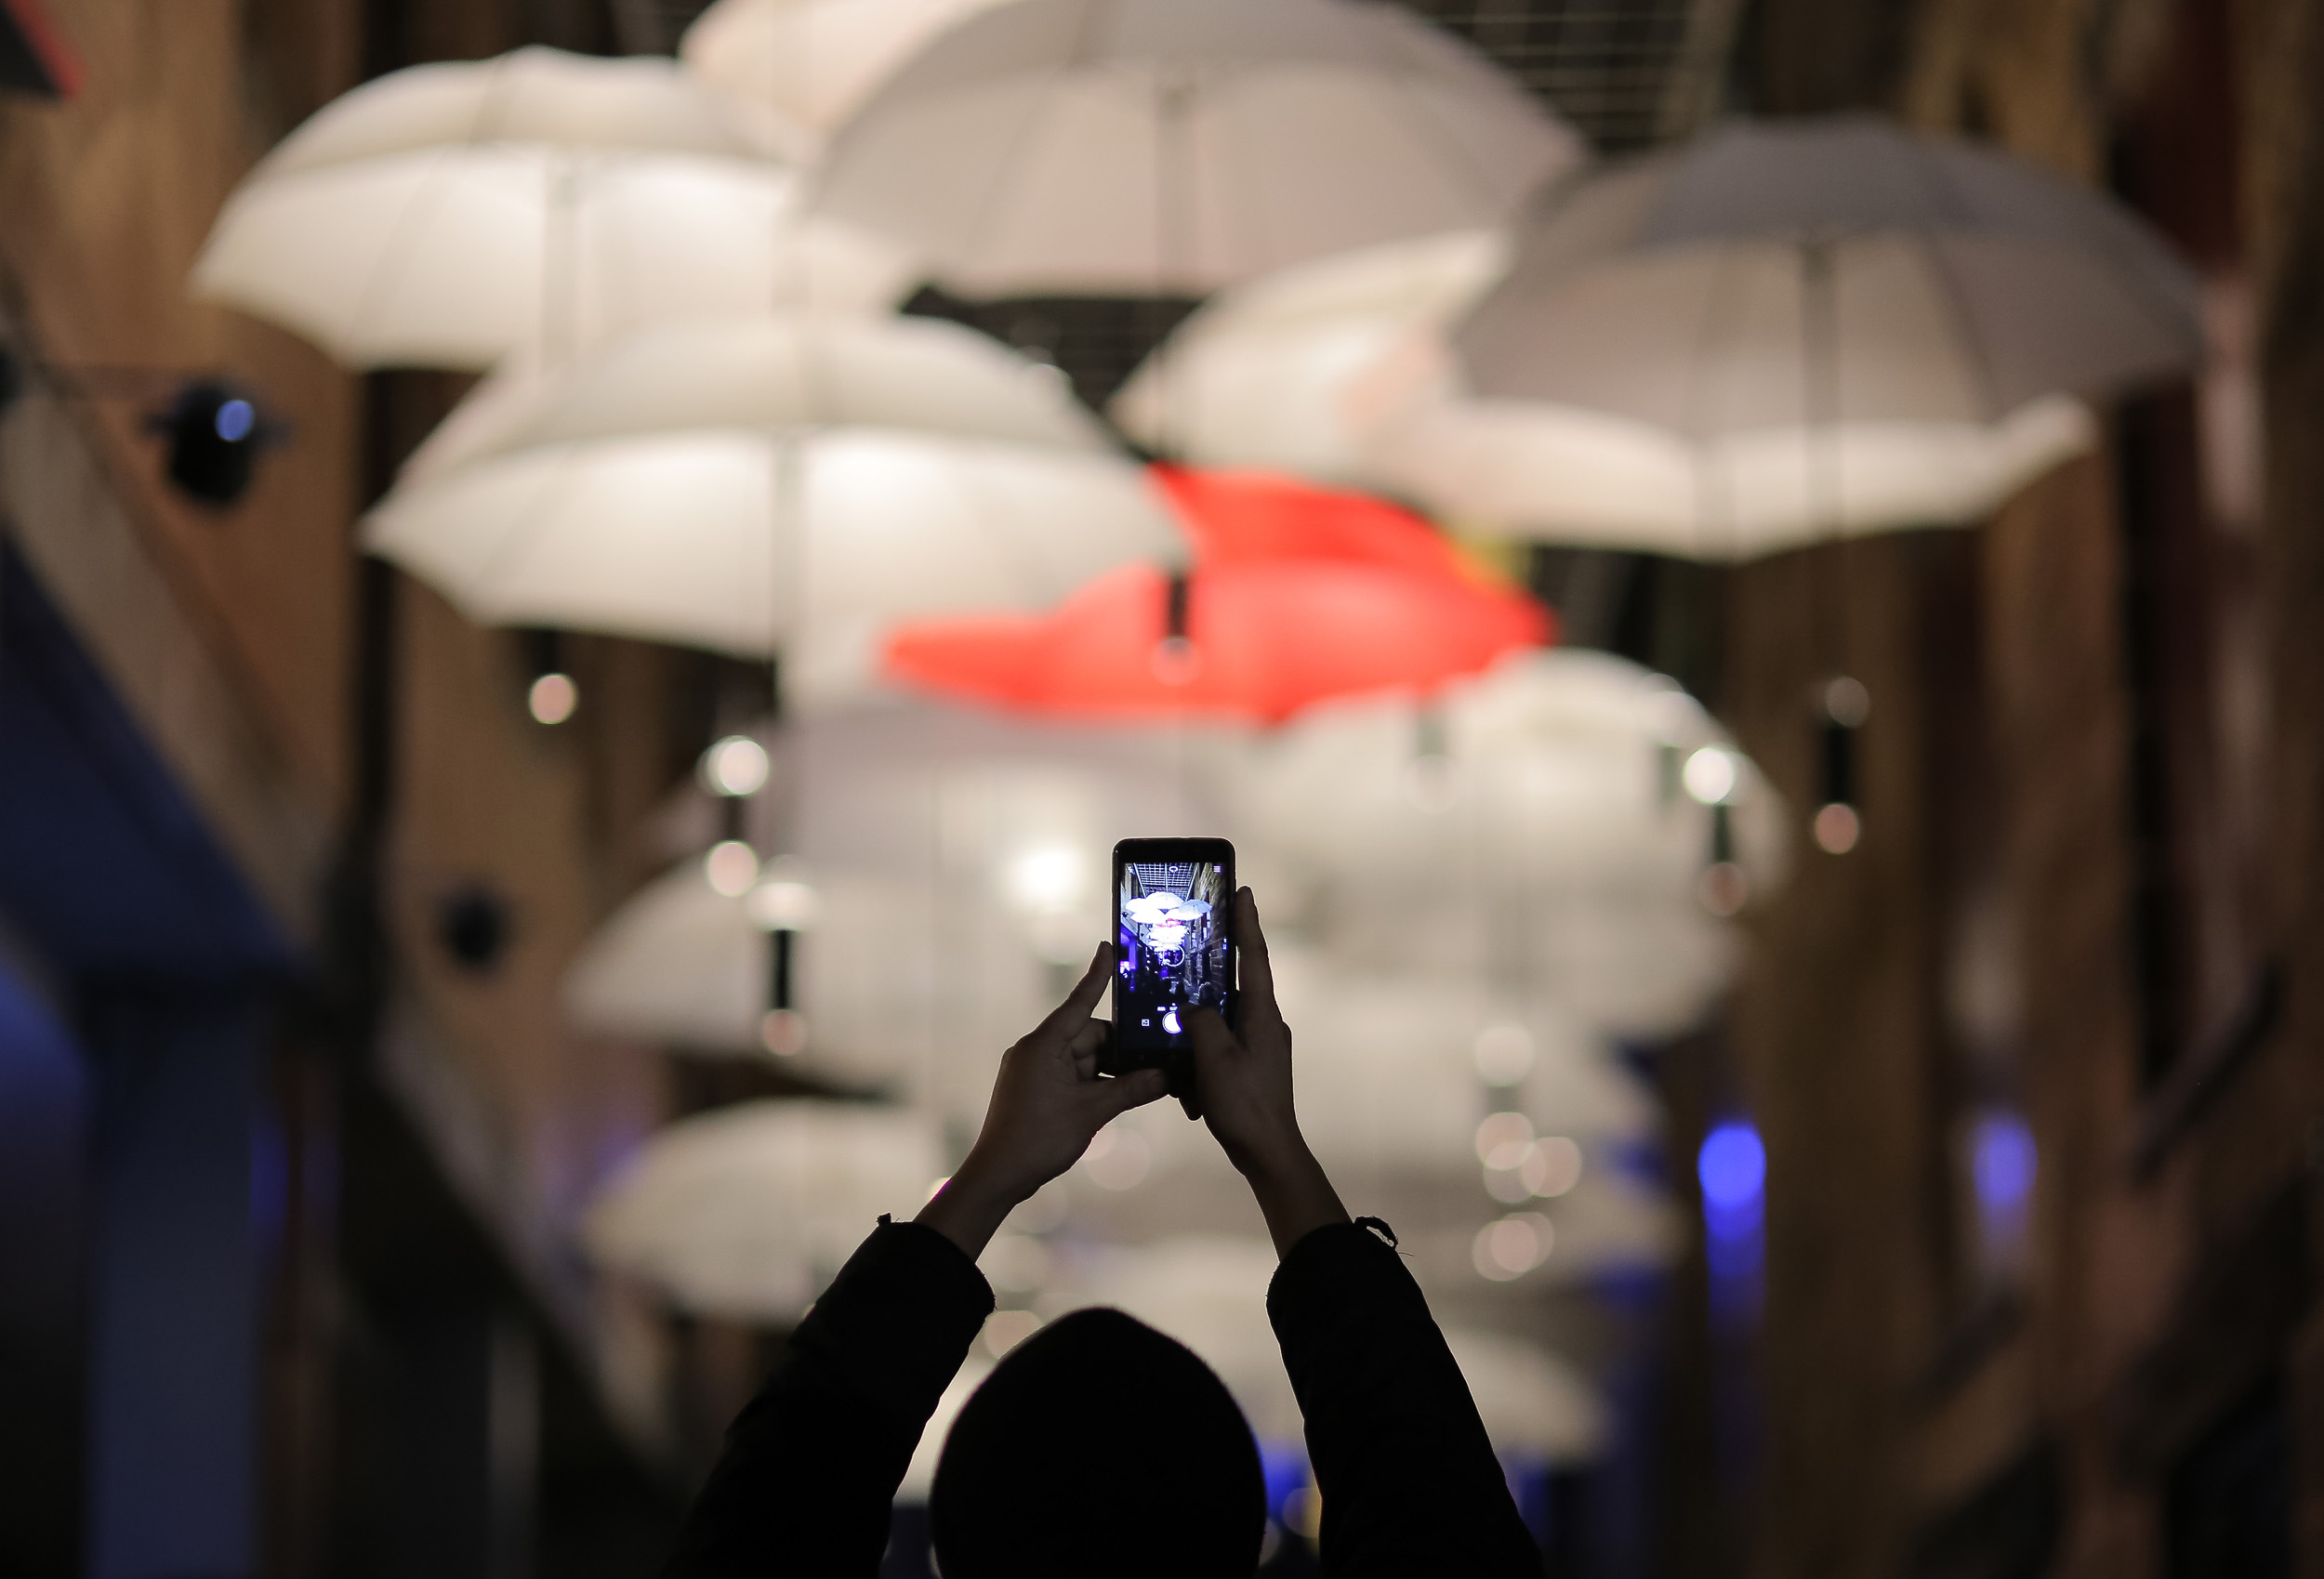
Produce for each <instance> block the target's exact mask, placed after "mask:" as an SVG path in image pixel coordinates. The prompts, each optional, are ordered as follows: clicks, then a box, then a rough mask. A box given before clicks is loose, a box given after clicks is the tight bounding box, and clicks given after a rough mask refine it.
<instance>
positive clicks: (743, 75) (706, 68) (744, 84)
mask: <svg viewBox="0 0 2324 1579" xmlns="http://www.w3.org/2000/svg"><path fill="white" fill-rule="evenodd" d="M1003 3H1005V0H718V4H716V5H714V6H712V7H710V8H709V9H708V10H706V11H705V12H703V13H702V15H701V16H700V17H698V18H696V19H695V20H694V21H693V25H692V26H690V27H688V28H687V29H686V33H685V36H684V37H683V38H681V39H680V40H679V44H678V58H679V59H680V60H681V61H683V62H684V63H685V65H686V67H687V69H688V70H689V71H691V72H693V73H694V74H695V75H696V76H698V77H700V78H701V79H702V80H703V81H705V82H707V83H711V84H714V85H716V86H719V87H720V88H722V89H724V90H725V91H726V92H728V93H731V94H734V95H736V96H737V97H741V98H750V99H761V100H763V101H765V102H766V103H768V104H770V105H772V106H773V108H774V109H775V111H776V112H778V113H780V114H782V115H783V116H785V117H786V118H787V119H789V120H791V121H794V122H797V123H798V124H799V125H801V126H804V127H807V128H809V129H810V130H812V131H813V132H816V133H827V132H829V131H831V130H833V129H834V128H835V127H837V126H838V125H839V124H840V123H842V122H843V121H845V120H846V119H847V118H848V117H849V116H850V115H852V114H853V113H854V112H855V110H856V109H857V107H858V106H859V105H861V104H862V103H863V101H864V99H865V96H867V95H868V94H870V93H871V91H872V90H873V89H875V88H877V87H878V86H879V85H880V84H881V83H882V82H884V81H885V80H886V79H887V77H888V75H889V74H890V73H891V72H893V71H894V70H895V69H896V68H897V67H898V66H901V65H902V64H904V62H905V61H906V60H908V59H911V58H912V56H913V55H914V54H916V53H917V52H918V50H920V49H921V48H922V47H923V46H926V45H927V44H928V42H929V41H930V40H931V39H932V38H934V37H935V36H936V35H938V34H939V33H943V32H944V30H945V29H946V28H948V27H951V26H952V25H953V24H954V23H956V22H957V21H959V20H962V19H963V18H966V17H968V16H971V15H972V14H973V13H975V12H978V11H983V10H989V9H991V8H992V7H994V6H996V5H999V4H1003Z"/></svg>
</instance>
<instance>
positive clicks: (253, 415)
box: [216, 400, 258, 444]
mask: <svg viewBox="0 0 2324 1579" xmlns="http://www.w3.org/2000/svg"><path fill="white" fill-rule="evenodd" d="M257 426H258V414H257V409H256V408H254V407H253V406H252V405H251V403H250V402H249V401H244V400H231V401H224V402H222V403H221V404H220V405H219V406H218V417H217V419H216V427H217V428H218V437H219V438H221V439H223V440H225V441H227V442H228V443H229V444H239V443H241V442H242V441H244V439H247V438H249V437H250V432H251V429H253V428H256V427H257Z"/></svg>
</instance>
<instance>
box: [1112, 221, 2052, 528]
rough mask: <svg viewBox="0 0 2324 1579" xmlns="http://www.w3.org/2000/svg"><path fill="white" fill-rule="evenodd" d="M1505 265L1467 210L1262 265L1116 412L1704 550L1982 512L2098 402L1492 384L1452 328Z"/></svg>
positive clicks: (1499, 243) (1469, 515) (1183, 336)
mask: <svg viewBox="0 0 2324 1579" xmlns="http://www.w3.org/2000/svg"><path fill="white" fill-rule="evenodd" d="M1507 267H1508V243H1507V242H1506V241H1505V239H1503V238H1502V237H1501V236H1499V234H1498V233H1496V232H1492V231H1461V232H1456V233H1454V234H1451V235H1446V236H1436V237H1429V238H1426V239H1424V240H1421V241H1418V242H1402V243H1391V244H1389V245H1385V246H1380V247H1373V248H1367V249H1365V250H1363V251H1361V252H1356V253H1353V254H1349V255H1347V256H1345V257H1334V258H1327V259H1324V260H1322V261H1320V262H1316V263H1311V264H1304V265H1301V266H1299V267H1297V268H1293V269H1287V270H1283V271H1282V272H1281V273H1280V274H1275V275H1270V276H1268V277H1266V278H1264V279H1261V280H1255V281H1253V282H1251V283H1249V284H1248V285H1244V286H1238V287H1236V288H1235V289H1233V290H1230V291H1227V292H1224V293H1222V294H1221V296H1219V297H1218V298H1217V299H1216V300H1215V301H1213V302H1212V303H1211V304H1210V305H1209V306H1208V307H1206V308H1204V309H1202V310H1201V311H1200V312H1198V313H1196V314H1195V316H1194V317H1193V318H1191V319H1189V320H1188V321H1187V322H1185V323H1184V324H1183V325H1182V326H1181V327H1180V329H1179V330H1178V331H1177V332H1176V333H1175V334H1174V335H1173V336H1171V338H1170V339H1169V342H1167V343H1166V344H1165V345H1164V346H1163V348H1162V349H1159V350H1157V351H1156V352H1155V354H1154V355H1153V356H1152V357H1150V358H1149V359H1148V360H1147V362H1146V363H1145V364H1144V365H1143V366H1142V367H1141V368H1140V369H1139V371H1138V374H1137V375H1136V376H1135V377H1133V378H1132V379H1131V381H1130V382H1129V385H1128V386H1126V387H1125V388H1124V389H1123V391H1122V393H1121V394H1119V395H1117V396H1116V398H1115V401H1114V403H1113V406H1112V408H1111V410H1112V414H1113V416H1114V419H1115V421H1116V423H1117V424H1119V425H1120V426H1121V427H1122V428H1123V430H1124V431H1126V432H1128V433H1129V435H1130V436H1131V437H1133V438H1135V439H1137V440H1138V441H1141V442H1142V443H1145V444H1148V445H1150V446H1156V447H1161V446H1166V445H1167V446H1169V447H1171V448H1174V449H1175V450H1176V451H1177V452H1178V453H1180V454H1184V455H1185V456H1187V457H1188V458H1189V459H1191V460H1194V461H1197V462H1202V463H1207V464H1210V465H1219V466H1268V467H1277V468H1280V469H1283V470H1286V471H1291V472H1297V473H1300V474H1301V475H1304V476H1310V477H1317V478H1325V479H1330V480H1337V481H1342V482H1350V483H1354V484H1358V485H1361V486H1366V487H1371V488H1376V489H1380V490H1382V491H1385V492H1389V493H1396V494H1399V495H1403V496H1406V497H1410V498H1415V499H1419V500H1421V501H1423V502H1424V503H1426V504H1427V505H1428V507H1430V508H1432V509H1433V510H1435V511H1436V512H1437V513H1439V514H1440V515H1443V516H1445V517H1447V518H1449V519H1452V520H1459V521H1461V522H1463V523H1465V524H1468V525H1471V526H1473V527H1480V528H1486V529H1491V530H1497V531H1507V532H1513V533H1521V534H1523V535H1525V536H1528V537H1534V538H1538V539H1541V540H1544V541H1551V542H1560V543H1587V544H1593V545H1599V546H1611V547H1623V548H1640V549H1645V550H1649V551H1654V552H1663V553H1668V552H1678V553H1684V554H1689V555H1694V556H1697V557H1701V558H1732V557H1736V556H1738V555H1749V554H1757V553H1764V552H1768V551H1770V550H1772V549H1775V548H1780V547H1786V546H1793V545H1795V544H1797V543H1800V542H1804V541H1808V540H1811V539H1813V538H1816V537H1818V536H1824V535H1829V534H1831V533H1835V532H1837V533H1863V532H1872V531H1882V530H1888V529H1893V528H1897V527H1908V526H1925V525H1931V524H1937V523H1946V522H1952V521H1960V520H1972V519H1974V518H1976V517H1979V516H1982V515H1984V514H1986V513H1987V512H1988V511H1990V510H1991V509H1992V508H1993V507H1995V506H1997V505H1999V504H2000V501H2001V500H2002V499H2004V498H2006V497H2007V496H2008V495H2009V494H2010V493H2014V491H2015V490H2016V489H2017V488H2019V487H2021V486H2023V485H2024V484H2025V483H2026V482H2027V481H2028V480H2031V479H2032V478H2034V477H2035V476H2037V475H2039V474H2040V473H2041V472H2042V471H2045V470H2047V469H2048V468H2049V467H2052V466H2053V465H2055V464H2056V463H2057V462H2058V461H2060V460H2062V459H2065V458H2066V457H2067V456H2069V455H2072V454H2078V453H2080V452H2081V451H2083V450H2085V449H2087V448H2088V447H2089V446H2090V445H2091V444H2092V442H2093V441H2094V437H2095V423H2094V422H2093V418H2092V416H2091V414H2090V412H2089V410H2088V409H2087V408H2086V407H2085V406H2084V405H2083V404H2082V403H2081V402H2080V401H2078V400H2075V399H2073V398H2071V397H2068V396H2050V397H2045V398H2042V399H2039V400H2035V401H2030V402H2028V403H2027V404H2026V405H2024V406H2022V407H2020V408H2018V409H2017V410H2016V411H2014V412H2012V413H2011V414H2009V415H2008V416H2006V417H2004V418H2002V419H2001V420H2000V421H1998V422H1992V423H1986V422H1973V421H1959V422H1937V421H1913V422H1906V421H1880V422H1872V421H1861V422H1859V421H1836V422H1832V423H1829V424H1826V425H1823V426H1821V427H1820V428H1815V429H1810V428H1803V427H1799V426H1796V425H1795V426H1792V427H1781V428H1752V429H1750V430H1748V431H1743V432H1737V433H1733V434H1725V435H1720V436H1716V437H1711V438H1689V437H1688V436H1686V435H1684V434H1681V433H1678V432H1676V431H1673V430H1671V429H1669V428H1660V427H1657V426H1655V425H1653V424H1651V423H1645V422H1641V421H1637V420H1635V419H1633V418H1630V417H1619V416H1612V415H1608V414H1605V413H1603V412H1597V411H1589V410H1584V409H1581V408H1579V407H1576V406H1568V405H1557V404H1552V403H1549V402H1546V401H1502V400H1492V401H1488V400H1479V399H1475V398H1472V397H1469V396H1468V395H1466V394H1465V392H1464V390H1463V388H1462V386H1461V381H1460V377H1459V372H1458V369H1457V368H1456V366H1455V365H1454V359H1453V355H1452V350H1451V346H1450V343H1449V339H1448V336H1449V333H1450V330H1451V327H1452V325H1453V324H1454V323H1455V322H1458V321H1459V318H1460V316H1461V315H1462V314H1463V313H1464V312H1466V311H1467V310H1468V309H1471V308H1472V307H1473V306H1474V305H1475V304H1476V302H1477V300H1478V299H1479V298H1480V297H1482V296H1484V295H1485V293H1486V291H1488V290H1490V289H1491V288H1492V286H1493V284H1494V283H1495V282H1496V281H1497V280H1498V279H1499V276H1500V275H1501V274H1502V273H1503V272H1504V271H1505V270H1506V269H1507ZM1819 457H1828V458H1829V466H1824V464H1823V459H1821V458H1819ZM1817 467H1823V469H1824V470H1825V471H1827V472H1828V473H1829V476H1828V477H1820V478H1819V475H1818V472H1817V469H1816V468H1817ZM1811 480H1816V485H1811Z"/></svg>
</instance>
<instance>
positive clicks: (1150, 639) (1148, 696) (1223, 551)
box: [887, 467, 1551, 723]
mask: <svg viewBox="0 0 2324 1579" xmlns="http://www.w3.org/2000/svg"><path fill="white" fill-rule="evenodd" d="M1156 477H1157V480H1159V482H1160V483H1161V486H1162V487H1163V489H1164V491H1165V492H1166V493H1169V496H1170V498H1171V499H1172V501H1173V502H1174V503H1175V504H1177V506H1178V507H1179V510H1180V515H1181V519H1182V520H1184V521H1185V523H1186V525H1187V530H1188V533H1189V534H1190V535H1191V536H1192V537H1194V539H1195V546H1196V559H1197V568H1196V570H1195V572H1194V573H1193V574H1192V575H1191V576H1185V577H1176V576H1170V575H1167V574H1165V573H1164V572H1161V571H1158V570H1154V569H1151V568H1149V567H1146V566H1142V565H1131V566H1125V567H1123V568H1122V569H1120V570H1117V571H1116V572H1112V573H1111V574H1109V575H1106V576H1104V577H1102V578H1101V579H1099V580H1097V581H1095V582H1092V583H1091V584H1089V586H1085V587H1083V588H1082V589H1081V590H1080V591H1078V592H1076V593H1075V594H1074V595H1073V597H1071V598H1070V599H1067V600H1066V601H1065V602H1064V603H1063V604H1062V605H1061V606H1060V607H1058V608H1057V609H1055V610H1053V611H1051V612H1049V613H1047V614H1037V615H1029V616H1017V617H995V618H985V619H963V620H957V621H947V622H936V621H931V622H926V623H922V624H916V625H906V626H903V627H900V628H899V629H898V630H897V631H896V632H895V633H894V634H893V635H892V636H891V638H890V639H889V641H888V644H887V669H888V672H889V674H890V675H891V676H892V677H894V678H897V679H898V680H899V681H901V682H903V683H905V684H909V685H916V686H919V687H923V688H925V689H927V690H930V691H934V692H936V693H938V694H942V695H948V696H953V697H958V698H964V699H968V700H971V701H976V702H981V703H984V704H989V705H994V706H1000V707H1007V708H1014V709H1018V710H1022V711H1029V712H1035V713H1043V714H1053V715H1058V716H1063V717H1190V716H1193V717H1231V718H1245V719H1256V720H1259V721H1261V722H1268V723H1274V722H1280V721H1281V720H1282V719H1284V718H1287V717H1290V716H1291V715H1293V714H1294V713H1297V712H1298V711H1299V710H1300V709H1301V708H1302V707H1306V706H1309V705H1311V704H1314V703H1315V702H1317V701H1320V700H1322V699H1324V698H1327V697H1332V696H1345V695H1352V694H1360V693H1364V692H1368V691H1384V690H1428V689H1431V688H1433V687H1435V686H1437V685H1441V684H1442V683H1444V681H1446V679H1448V678H1452V677H1454V676H1457V675H1461V674H1469V673H1473V672H1475V671H1476V670H1478V669H1480V668H1483V667H1484V666H1485V665H1486V664H1490V663H1491V662H1492V661H1493V660H1494V659H1496V658H1498V657H1499V656H1500V655H1501V654H1503V653H1506V652H1508V651H1512V650H1514V649H1517V648H1521V647H1525V646H1528V645H1533V644H1536V643H1538V642H1540V641H1542V640H1543V639H1545V638H1547V637H1548V635H1549V633H1550V629H1551V625H1550V620H1549V616H1548V614H1547V612H1545V611H1544V610H1542V609H1541V607H1540V606H1539V605H1538V604H1536V603H1535V602H1533V601H1532V600H1531V599H1527V598H1525V597H1524V596H1523V595H1521V594H1519V593H1516V592H1514V591H1512V590H1509V589H1507V588H1505V587H1502V586H1495V585H1491V584H1489V582H1488V581H1487V580H1486V578H1485V577H1484V576H1482V575H1480V574H1478V573H1477V572H1474V571H1472V570H1471V569H1470V568H1469V567H1468V566H1466V565H1465V563H1464V562H1463V561H1462V560H1461V559H1459V556H1458V555H1457V554H1456V553H1455V552H1454V551H1453V550H1452V549H1451V548H1450V547H1449V546H1447V545H1446V543H1445V541H1444V539H1443V538H1442V537H1441V536H1439V535H1438V534H1437V533H1435V532H1434V531H1433V529H1432V528H1430V527H1429V526H1428V524H1427V523H1426V522H1424V521H1422V520H1419V518H1417V517H1415V516H1411V515H1408V514H1406V513H1405V512H1403V511H1399V510H1395V509H1393V508H1392V507H1388V506H1385V505H1381V504H1380V503H1379V502H1377V501H1374V500H1368V499H1362V498H1359V497H1356V496H1354V495H1349V494H1343V493H1329V492H1326V491H1323V490H1318V489H1313V488H1307V487H1303V486H1301V485H1300V484H1296V483H1291V482H1288V481H1287V480H1280V479H1274V478H1263V477H1259V478H1254V477H1225V478H1221V477H1214V476H1206V475H1203V474H1199V473H1193V472H1187V471H1183V470H1180V469H1177V468H1172V467H1163V468H1157V471H1156Z"/></svg>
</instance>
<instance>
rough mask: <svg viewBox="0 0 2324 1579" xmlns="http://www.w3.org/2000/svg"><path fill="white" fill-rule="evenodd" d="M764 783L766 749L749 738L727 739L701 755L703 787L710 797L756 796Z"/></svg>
mask: <svg viewBox="0 0 2324 1579" xmlns="http://www.w3.org/2000/svg"><path fill="white" fill-rule="evenodd" d="M766 782H767V750H766V747H764V746H762V745H760V744H759V743H758V742H757V741H755V740H753V739H751V738H750V737H749V736H748V735H728V736H727V737H726V738H725V739H724V740H722V741H720V742H719V743H718V744H716V745H714V746H712V747H711V748H710V749H709V750H707V751H706V752H704V753H703V754H702V785H703V788H705V789H706V790H708V791H709V792H710V793H711V794H712V795H719V796H727V797H729V798H737V797H740V796H746V795H756V794H758V793H759V788H760V786H761V785H763V784H765V783H766Z"/></svg>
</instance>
